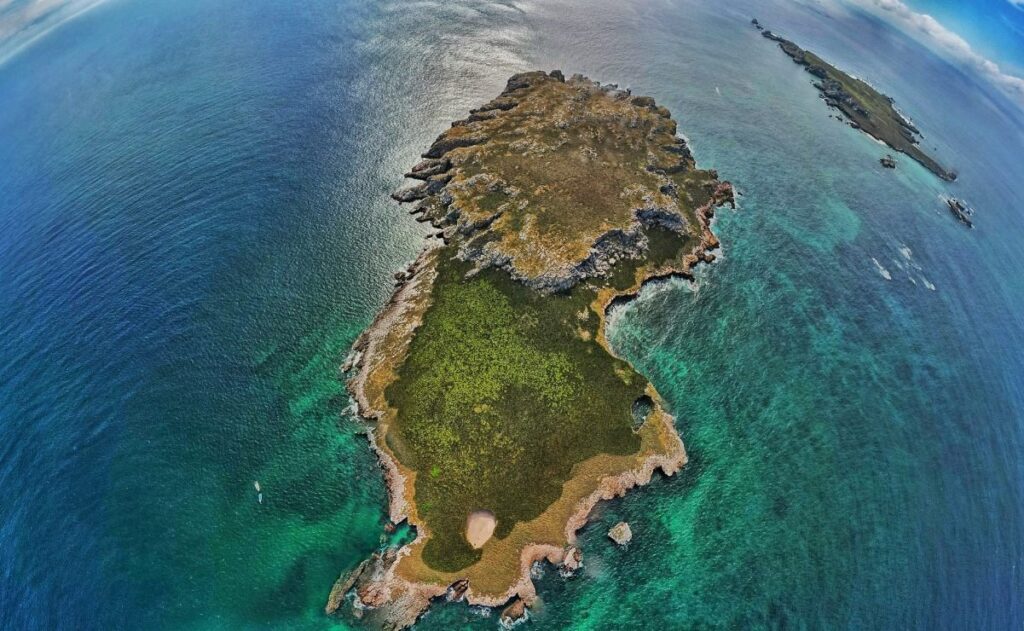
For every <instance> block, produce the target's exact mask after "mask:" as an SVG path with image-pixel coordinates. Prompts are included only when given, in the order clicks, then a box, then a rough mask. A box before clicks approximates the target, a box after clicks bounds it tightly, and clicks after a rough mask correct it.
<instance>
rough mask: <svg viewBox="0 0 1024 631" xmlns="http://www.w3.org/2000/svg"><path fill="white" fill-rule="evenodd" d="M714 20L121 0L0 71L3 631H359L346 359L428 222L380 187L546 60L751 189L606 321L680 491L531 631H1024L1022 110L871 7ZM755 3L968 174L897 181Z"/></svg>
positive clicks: (646, 515) (647, 508)
mask: <svg viewBox="0 0 1024 631" xmlns="http://www.w3.org/2000/svg"><path fill="white" fill-rule="evenodd" d="M719 5H720V3H716V2H712V1H710V0H708V1H707V2H693V1H688V0H687V1H676V2H668V1H656V0H651V1H637V2H628V3H627V2H618V1H613V0H605V1H600V2H598V1H595V2H578V1H573V2H554V1H548V0H524V1H522V2H512V1H507V2H495V3H487V4H484V3H477V2H468V1H466V0H460V1H452V2H412V3H400V2H390V1H388V2H380V3H366V2H359V1H354V0H353V1H345V0H331V1H324V0H311V1H309V2H303V3H279V2H268V1H265V0H245V1H240V0H224V1H222V2H206V1H201V0H174V1H170V0H152V1H146V2H143V1H140V0H109V1H108V2H105V3H103V4H100V5H99V6H98V7H96V8H93V9H91V10H89V11H88V12H85V13H83V14H81V15H79V16H78V17H76V18H75V19H73V20H71V21H68V22H67V23H65V24H63V25H62V26H60V27H58V28H55V29H53V30H52V31H51V32H49V33H47V34H46V35H45V36H44V37H41V38H39V39H38V40H37V41H35V42H34V43H32V44H31V45H30V46H28V47H26V48H25V49H24V50H22V51H20V52H19V53H18V54H17V55H15V56H13V57H11V58H10V59H8V60H6V61H5V62H4V63H3V64H2V65H0V340H2V345H0V628H3V629H12V630H21V629H195V630H214V629H334V628H360V623H359V621H358V620H357V619H355V618H354V617H352V616H351V615H348V614H346V616H344V617H342V618H338V619H328V618H326V617H325V616H324V615H323V613H322V609H323V604H324V602H325V599H326V596H327V593H328V591H329V589H330V587H331V584H332V582H333V581H334V580H335V578H336V577H337V576H338V575H339V574H340V573H342V572H344V571H346V570H348V569H350V568H352V567H354V566H355V565H356V564H357V563H358V562H359V561H360V560H361V559H363V558H365V557H366V556H367V555H369V554H370V553H372V552H373V551H374V550H376V549H377V548H378V547H380V546H381V545H382V541H381V534H382V526H383V523H384V519H385V513H384V511H385V503H386V493H385V489H384V485H383V482H382V478H381V474H380V472H379V470H378V468H377V465H376V462H375V460H374V457H373V454H372V453H371V452H370V450H369V447H368V445H367V443H366V441H365V439H364V438H363V437H362V436H361V435H360V434H359V431H360V427H359V424H358V423H357V422H356V421H355V420H354V419H353V418H352V417H351V414H350V411H349V401H348V397H347V395H346V393H345V391H344V388H343V386H342V383H341V381H340V379H339V377H340V375H339V366H340V364H341V363H342V361H343V360H344V358H345V355H346V354H347V351H348V348H349V346H350V345H351V343H352V342H353V340H354V339H355V337H356V335H358V333H359V332H360V331H361V330H362V329H364V328H365V327H366V326H367V325H368V324H369V323H370V321H371V319H372V318H373V316H374V314H375V313H376V312H377V310H378V309H379V308H380V307H381V306H382V305H383V304H384V303H385V302H386V300H387V299H388V296H389V295H390V293H391V289H392V281H391V274H392V273H393V272H394V271H396V270H398V269H400V268H402V266H404V265H405V264H406V263H407V262H408V261H410V260H411V259H412V258H413V257H414V256H415V255H416V253H417V251H418V250H419V248H420V245H421V237H422V236H423V234H424V232H425V229H424V228H423V227H422V226H421V225H419V224H417V223H415V222H413V221H412V220H411V219H409V218H408V217H407V216H406V214H405V211H404V210H403V209H401V208H399V207H398V206H397V205H396V204H394V203H392V202H391V201H390V200H388V198H387V193H388V192H389V191H390V190H392V189H393V188H395V187H396V186H397V185H399V184H400V183H401V174H402V172H403V171H404V170H405V169H406V168H407V167H409V166H410V165H411V164H413V162H414V160H415V159H416V157H417V155H418V154H419V153H420V152H421V151H422V150H424V148H425V147H426V146H428V144H429V142H430V141H431V140H432V139H433V138H434V137H435V136H436V135H437V134H438V133H439V132H441V131H442V130H443V129H445V128H446V127H447V125H448V123H449V122H450V121H451V120H454V119H456V118H459V117H462V116H464V115H465V113H466V111H467V110H468V109H469V108H470V107H473V106H475V105H478V104H480V103H481V102H483V101H486V100H488V99H490V98H491V97H493V96H494V95H496V94H497V93H498V92H499V91H500V90H501V88H502V87H503V85H504V82H505V80H506V79H507V77H508V76H509V75H510V74H511V73H513V72H516V71H521V70H528V69H535V68H541V69H552V68H561V69H562V70H564V71H565V72H566V73H567V74H571V73H573V72H582V73H584V74H587V75H588V76H590V77H592V78H595V79H598V80H601V81H604V82H614V83H618V84H619V85H621V86H628V87H631V88H632V89H633V90H634V92H636V93H641V94H648V95H651V96H654V97H655V98H656V99H657V101H658V102H659V103H661V104H664V105H666V106H667V107H669V109H670V110H671V111H672V112H673V115H674V116H675V118H676V119H677V120H678V121H679V123H680V129H681V131H683V132H684V133H685V134H686V135H687V137H688V138H689V139H690V141H691V144H692V147H693V150H694V153H695V155H696V157H697V160H698V162H699V163H700V164H701V165H702V166H706V167H712V168H716V169H718V170H719V172H720V174H721V176H722V177H723V178H726V179H729V180H731V181H732V182H733V183H734V184H735V185H736V187H737V189H738V190H739V191H740V192H742V197H741V198H740V208H739V209H738V210H735V211H734V210H729V209H723V210H722V211H721V212H720V215H719V218H718V219H717V221H716V228H715V229H716V232H717V233H718V234H719V236H720V237H721V240H722V242H723V244H724V245H723V249H722V252H721V257H720V260H719V261H718V262H716V263H715V264H714V265H712V266H707V267H704V268H702V269H701V272H700V274H699V279H698V281H697V282H695V283H685V282H682V281H669V282H664V283H660V284H656V285H651V286H649V287H648V288H647V289H646V290H645V291H644V293H643V294H642V296H641V297H640V298H639V299H638V300H636V301H634V302H632V303H630V304H628V305H626V306H624V307H621V308H618V309H617V310H616V311H615V312H614V314H613V317H612V324H611V330H610V337H611V339H612V341H613V344H614V346H615V348H616V349H617V351H618V352H619V353H621V354H622V355H623V356H624V357H626V358H628V359H629V360H630V361H632V362H633V363H634V364H635V365H636V366H637V368H638V369H639V370H640V371H641V372H643V373H644V374H645V375H647V376H648V377H649V378H650V379H651V380H652V382H653V383H654V384H655V385H656V386H657V388H658V389H659V391H660V392H661V393H662V394H663V395H664V396H665V398H666V399H667V401H668V403H669V404H670V406H671V409H672V411H673V412H674V413H675V415H676V416H677V418H678V424H679V428H680V431H681V434H682V436H683V439H684V441H685V442H686V444H687V447H688V449H689V452H690V457H691V461H690V464H689V465H688V467H687V468H686V469H685V471H684V472H683V473H682V474H680V475H679V476H677V477H674V478H670V479H669V478H660V479H658V480H656V481H655V482H654V483H653V484H652V485H650V486H649V487H647V488H644V489H642V490H639V491H637V492H633V493H631V494H629V495H628V496H627V497H626V498H624V499H621V500H616V501H614V502H611V503H606V504H603V505H601V506H600V507H599V509H598V511H597V513H596V515H595V520H594V523H592V524H591V525H590V526H588V527H587V528H586V529H585V530H584V531H583V532H582V533H581V542H582V546H583V550H584V555H585V558H584V564H585V570H584V571H583V572H582V573H581V575H580V576H577V577H575V578H572V579H569V580H566V579H562V578H560V577H559V576H558V574H557V572H554V571H552V570H551V569H550V568H548V569H547V570H546V571H544V572H543V573H542V576H541V577H540V578H539V579H538V584H539V588H540V595H541V602H540V604H539V606H538V607H537V608H536V610H535V611H534V612H533V614H532V622H531V623H530V624H531V626H530V627H528V628H537V629H561V628H570V629H623V628H638V629H691V628H692V629H697V628H700V629H710V628H729V629H737V628H750V629H762V628H808V629H823V628H857V629H968V628H970V629H1021V628H1022V627H1024V567H1022V564H1024V464H1022V462H1024V461H1022V458H1021V456H1022V454H1024V352H1022V351H1024V271H1022V270H1024V220H1022V216H1024V193H1021V190H1020V184H1021V183H1022V182H1024V160H1022V159H1021V155H1024V115H1022V114H1021V112H1020V110H1019V109H1016V107H1015V106H1014V105H1012V104H1010V103H1008V102H1007V101H1005V100H1004V98H1003V97H1002V96H1000V95H999V94H998V93H995V92H994V91H993V90H992V89H991V88H989V87H986V86H985V85H983V84H980V83H977V82H976V81H975V80H974V79H973V78H971V77H970V76H968V75H966V74H964V73H963V72H961V71H959V70H957V69H956V68H955V67H953V66H951V65H949V64H948V63H946V62H945V61H943V60H941V59H939V58H938V57H936V56H934V55H933V54H931V53H930V52H928V51H927V50H925V49H924V48H922V47H920V46H919V45H918V44H915V43H913V42H912V41H910V40H908V39H906V38H905V37H903V36H902V35H900V34H899V33H897V32H895V31H893V30H891V29H890V27H888V26H886V25H885V24H883V23H881V22H879V21H877V20H875V19H873V18H870V17H867V16H864V15H859V14H856V13H842V12H824V11H821V10H818V9H815V8H814V7H813V5H808V6H804V5H802V4H798V3H790V2H782V1H779V2H757V3H752V2H751V3H749V4H745V3H730V4H729V7H728V8H722V7H721V6H719ZM755 15H756V17H758V18H759V19H760V20H761V21H762V22H763V23H765V24H766V25H767V26H768V27H769V28H772V29H774V30H776V31H778V32H780V33H781V34H783V35H785V36H787V37H789V38H791V39H793V40H795V41H796V42H797V43H799V44H801V45H803V46H804V47H806V48H809V49H811V50H814V51H816V52H818V53H819V54H821V55H823V56H824V57H826V58H827V59H829V60H831V61H832V62H834V63H836V64H837V65H839V66H840V67H842V68H845V69H847V70H849V71H851V72H853V73H854V74H857V75H858V76H862V77H865V78H867V79H868V80H870V81H871V82H872V83H873V84H874V85H876V86H877V87H879V88H880V89H882V90H883V91H885V92H886V93H888V94H890V95H892V96H893V97H895V98H896V100H897V103H898V105H899V106H900V107H901V108H902V109H903V110H904V111H905V112H907V113H908V114H909V115H910V116H911V117H913V118H914V120H915V121H916V122H917V124H918V126H919V127H920V128H921V129H922V131H923V132H924V134H925V136H926V141H925V146H926V147H927V148H928V149H930V150H933V151H934V154H935V155H936V156H937V157H938V159H939V161H940V162H941V163H943V164H946V165H949V166H951V167H952V168H955V169H956V170H958V171H959V172H960V175H961V177H960V180H959V181H958V182H957V183H955V184H951V185H950V184H946V183H943V182H940V181H938V180H937V179H936V178H934V177H933V176H931V175H930V174H929V173H927V172H926V171H925V170H924V169H923V168H921V167H919V166H918V165H917V164H915V163H913V162H911V161H910V160H909V159H901V160H900V163H899V168H898V169H897V170H895V171H887V170H883V169H882V168H881V167H880V165H879V164H878V158H879V157H880V156H881V155H883V154H884V153H885V150H884V148H883V147H881V146H879V145H878V144H877V143H876V142H874V141H872V140H871V139H870V138H868V137H866V136H864V135H862V134H859V133H858V132H856V131H854V130H852V129H850V128H849V127H847V126H845V125H843V124H840V123H838V122H837V121H836V120H834V119H832V118H830V117H829V115H828V110H827V109H826V108H825V106H824V105H823V103H822V102H821V101H820V99H819V98H818V96H817V93H816V91H815V90H814V88H813V87H812V86H811V84H810V76H809V75H807V74H806V73H805V72H804V71H803V70H802V69H800V68H799V67H798V66H796V65H795V64H794V63H793V62H792V61H790V59H789V58H788V57H786V56H785V55H784V54H782V52H781V51H779V50H777V49H776V48H775V46H774V45H772V44H771V43H770V42H768V41H766V40H764V39H763V38H761V37H759V35H758V34H757V32H756V31H754V30H753V29H752V28H751V26H750V25H749V20H750V18H751V17H752V16H755ZM950 193H952V194H955V195H957V196H959V197H963V198H965V199H966V200H967V201H968V203H969V204H970V205H972V206H973V207H975V208H976V209H977V212H976V224H977V229H975V230H967V229H965V228H964V227H963V226H962V225H960V224H958V223H957V222H956V221H955V220H954V219H953V218H952V217H951V216H950V215H949V213H948V212H947V211H946V210H945V209H944V207H943V203H942V200H941V198H940V196H942V195H946V194H950ZM256 481H258V482H259V484H260V489H261V491H262V503H260V502H259V501H258V500H259V498H258V494H257V491H256V489H255V487H254V482H256ZM619 519H626V520H628V521H629V522H630V523H631V525H632V528H633V532H634V535H635V538H634V541H633V543H631V544H630V546H629V547H628V548H627V549H617V548H615V547H614V546H613V545H611V544H610V542H609V541H608V540H607V539H606V537H605V534H604V533H605V531H606V530H607V528H608V527H609V526H610V525H611V524H613V523H615V522H616V521H617V520H619ZM420 626H421V627H422V628H424V629H453V628H468V629H493V628H495V627H496V626H497V616H496V615H495V614H494V613H493V612H488V611H487V610H480V609H476V608H471V607H467V606H466V605H462V604H456V605H443V606H437V607H435V608H434V609H433V610H432V611H431V612H430V613H429V614H428V615H427V616H426V617H425V618H424V619H423V620H422V622H421V624H420Z"/></svg>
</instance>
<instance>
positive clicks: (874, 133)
mask: <svg viewBox="0 0 1024 631" xmlns="http://www.w3.org/2000/svg"><path fill="white" fill-rule="evenodd" d="M751 24H753V25H754V28H756V29H758V30H759V31H761V35H762V36H764V37H766V38H767V39H770V40H772V41H774V42H777V43H778V45H779V48H781V49H782V51H783V52H785V53H786V54H787V55H789V57H790V58H791V59H792V60H793V61H794V62H796V63H797V64H799V65H801V66H803V67H804V69H805V70H806V71H807V72H808V73H810V74H811V75H813V76H814V77H815V78H816V81H815V83H814V85H815V87H816V88H817V89H818V91H819V92H820V93H821V98H822V99H823V100H824V101H825V103H826V104H827V105H828V106H829V107H832V108H834V109H836V110H838V111H839V112H841V113H842V114H843V116H845V117H846V120H847V121H848V122H849V124H850V126H851V127H853V128H854V129H860V130H861V131H863V132H864V133H866V134H868V135H869V136H871V137H872V138H875V139H876V140H879V141H881V142H883V143H885V144H886V145H888V146H889V147H891V148H892V149H894V150H895V151H899V152H901V153H904V154H906V155H908V156H910V157H911V158H913V159H914V160H916V161H917V162H919V163H920V164H921V166H923V167H924V168H926V169H928V170H929V171H931V172H932V173H934V174H935V175H937V176H938V177H940V178H941V179H943V180H946V181H948V182H952V181H953V180H955V179H956V173H955V172H953V171H950V170H947V169H945V168H944V167H942V166H941V165H940V164H939V163H938V162H936V161H935V159H934V158H932V157H931V156H929V155H928V154H926V153H925V152H924V151H922V150H921V148H920V146H919V144H920V138H921V132H920V131H919V130H918V129H917V127H916V126H915V125H914V123H912V122H911V121H910V120H909V119H908V118H907V117H906V116H904V115H903V114H901V113H900V111H899V110H897V109H896V107H895V102H894V101H893V99H892V98H891V97H888V96H886V95H885V94H882V93H881V92H879V91H878V90H876V89H875V88H873V87H871V85H869V84H868V83H867V82H865V81H863V80H861V79H858V78H856V77H853V76H851V75H849V74H847V73H845V72H843V71H842V70H839V69H838V68H836V67H835V66H833V65H832V64H830V63H828V62H826V61H825V60H823V59H822V58H821V57H818V56H817V55H815V54H814V53H812V52H811V51H809V50H804V49H803V48H800V47H799V46H797V45H796V44H794V43H793V42H791V41H789V40H788V39H785V38H783V37H780V36H779V35H776V34H775V33H773V32H771V31H769V30H767V29H765V28H764V26H763V25H761V24H760V23H759V22H758V21H757V19H756V18H755V19H753V20H751ZM882 164H883V166H887V167H889V168H895V165H896V163H895V161H893V162H892V163H891V164H892V166H889V164H886V163H885V162H883V163H882Z"/></svg>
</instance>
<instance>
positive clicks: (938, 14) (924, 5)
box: [814, 0, 1024, 109]
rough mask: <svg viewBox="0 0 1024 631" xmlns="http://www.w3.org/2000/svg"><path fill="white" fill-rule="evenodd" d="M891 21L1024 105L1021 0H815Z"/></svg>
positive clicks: (1023, 11)
mask: <svg viewBox="0 0 1024 631" xmlns="http://www.w3.org/2000/svg"><path fill="white" fill-rule="evenodd" d="M814 1H815V2H816V3H817V4H819V5H821V6H823V7H825V8H826V9H833V10H836V9H842V10H848V9H853V10H857V11H863V12H866V13H871V14H873V15H875V16H877V17H879V18H880V19H882V20H885V21H886V22H888V23H890V24H891V25H893V26H894V27H896V28H897V29H899V30H901V31H903V32H904V33H906V34H907V35H909V36H910V37H912V38H914V39H916V40H917V41H919V42H921V43H922V44H924V45H925V46H927V47H928V48H930V49H931V50H933V51H935V52H936V53H937V54H939V55H941V56H942V57H944V58H946V59H947V60H949V61H950V62H951V63H953V64H955V65H957V66H960V67H961V68H962V69H964V70H965V71H967V72H968V73H969V74H972V75H975V76H977V77H979V78H981V79H983V80H986V81H989V82H991V83H992V84H994V85H995V86H996V87H998V88H999V89H1000V90H1001V91H1002V92H1003V93H1004V94H1006V95H1007V96H1008V97H1009V98H1010V99H1011V100H1012V101H1013V102H1014V103H1016V104H1017V105H1018V106H1019V107H1021V108H1022V109H1024V0H967V1H963V2H958V1H950V0H814Z"/></svg>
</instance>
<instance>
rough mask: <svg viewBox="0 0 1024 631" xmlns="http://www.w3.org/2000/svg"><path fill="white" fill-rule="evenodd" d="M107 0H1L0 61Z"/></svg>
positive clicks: (2, 61) (0, 62)
mask: <svg viewBox="0 0 1024 631" xmlns="http://www.w3.org/2000/svg"><path fill="white" fill-rule="evenodd" d="M103 1H104V0H0V64H2V63H4V62H5V61H7V60H8V59H10V58H11V57H13V56H14V55H16V54H18V52H20V51H22V50H24V49H25V48H27V47H28V46H30V45H31V44H32V42H34V41H36V40H38V39H39V38H41V37H42V36H43V35H45V34H46V33H48V32H50V31H51V30H53V29H55V28H56V27H58V26H60V25H61V24H63V23H65V22H67V21H68V20H71V19H74V18H75V17H77V16H79V15H81V14H82V13H85V12H86V11H88V10H89V9H91V8H93V7H95V6H96V5H98V4H100V3H101V2H103Z"/></svg>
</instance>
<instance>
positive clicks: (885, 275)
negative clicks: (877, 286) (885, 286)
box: [871, 256, 892, 280]
mask: <svg viewBox="0 0 1024 631" xmlns="http://www.w3.org/2000/svg"><path fill="white" fill-rule="evenodd" d="M871 262H873V263H874V264H875V269H877V270H878V273H879V274H881V276H882V278H884V279H885V280H892V274H890V273H889V270H887V269H885V268H884V267H882V264H881V263H879V262H878V259H876V258H875V257H873V256H872V257H871Z"/></svg>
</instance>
